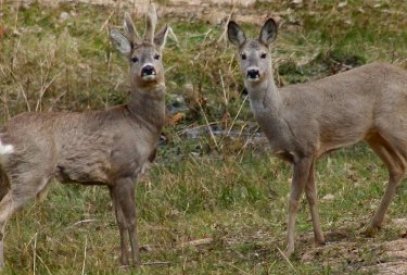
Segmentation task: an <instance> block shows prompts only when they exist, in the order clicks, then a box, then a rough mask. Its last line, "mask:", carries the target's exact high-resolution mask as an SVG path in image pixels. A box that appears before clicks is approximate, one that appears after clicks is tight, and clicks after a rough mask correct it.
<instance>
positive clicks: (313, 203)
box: [305, 161, 325, 245]
mask: <svg viewBox="0 0 407 275" xmlns="http://www.w3.org/2000/svg"><path fill="white" fill-rule="evenodd" d="M314 165H315V162H314V161H313V162H312V164H311V167H310V169H309V174H308V181H307V183H306V186H305V195H306V198H307V201H308V205H309V208H310V212H311V219H312V225H313V228H314V236H315V243H316V244H317V245H323V244H325V238H324V234H323V233H322V230H321V223H320V220H319V211H318V196H317V189H316V185H315V170H314Z"/></svg>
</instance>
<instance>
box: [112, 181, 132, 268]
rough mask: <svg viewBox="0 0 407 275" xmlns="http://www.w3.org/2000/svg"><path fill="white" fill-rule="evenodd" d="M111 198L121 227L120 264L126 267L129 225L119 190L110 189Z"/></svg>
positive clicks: (127, 263)
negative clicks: (121, 204) (118, 193)
mask: <svg viewBox="0 0 407 275" xmlns="http://www.w3.org/2000/svg"><path fill="white" fill-rule="evenodd" d="M110 196H111V198H112V201H113V207H114V212H115V216H116V221H117V225H118V226H119V234H120V263H121V264H122V265H124V266H127V265H129V256H128V246H127V235H126V234H127V225H126V219H125V218H124V215H123V211H122V209H121V206H120V204H119V203H118V200H120V196H118V195H117V189H115V188H114V187H112V188H110Z"/></svg>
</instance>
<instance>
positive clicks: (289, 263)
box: [277, 246, 298, 274]
mask: <svg viewBox="0 0 407 275" xmlns="http://www.w3.org/2000/svg"><path fill="white" fill-rule="evenodd" d="M277 250H278V252H280V254H281V256H282V257H283V259H284V260H285V261H286V262H287V263H288V266H289V267H290V268H291V269H292V270H293V271H294V272H295V274H298V272H297V270H296V269H295V267H294V266H293V264H292V263H291V261H290V259H288V258H287V256H286V255H285V254H284V252H283V251H281V249H280V248H279V247H278V246H277Z"/></svg>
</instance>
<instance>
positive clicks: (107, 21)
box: [99, 10, 115, 32]
mask: <svg viewBox="0 0 407 275" xmlns="http://www.w3.org/2000/svg"><path fill="white" fill-rule="evenodd" d="M114 13H115V11H114V10H113V11H112V12H111V13H110V14H109V16H108V17H107V19H106V20H105V22H103V24H102V26H101V27H100V29H99V32H101V31H103V30H104V29H105V28H106V26H107V24H109V21H110V18H112V16H113V15H114Z"/></svg>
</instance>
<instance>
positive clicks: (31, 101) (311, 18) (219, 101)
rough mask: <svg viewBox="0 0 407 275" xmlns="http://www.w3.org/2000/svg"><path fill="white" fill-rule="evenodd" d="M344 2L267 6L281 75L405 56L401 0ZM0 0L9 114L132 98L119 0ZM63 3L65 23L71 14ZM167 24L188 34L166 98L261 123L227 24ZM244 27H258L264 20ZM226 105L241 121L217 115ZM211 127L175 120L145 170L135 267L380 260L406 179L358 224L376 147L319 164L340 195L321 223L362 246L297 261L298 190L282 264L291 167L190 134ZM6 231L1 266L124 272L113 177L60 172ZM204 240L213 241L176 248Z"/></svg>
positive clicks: (374, 170) (317, 266)
mask: <svg viewBox="0 0 407 275" xmlns="http://www.w3.org/2000/svg"><path fill="white" fill-rule="evenodd" d="M322 2H323V3H322ZM336 2H337V1H318V4H306V5H304V6H303V7H295V6H294V7H292V6H291V5H289V4H287V3H288V1H273V3H272V4H267V3H264V2H257V3H256V5H255V7H254V8H253V9H257V10H258V11H262V10H265V9H268V10H273V11H276V12H280V11H281V12H282V14H283V15H282V17H283V19H284V23H283V24H282V27H281V30H280V35H279V38H278V40H277V41H276V43H275V45H273V49H272V53H273V56H274V61H275V69H276V74H277V73H278V79H279V83H280V85H287V84H289V83H296V82H304V81H308V80H310V79H315V78H319V77H323V76H326V75H329V74H332V73H334V72H336V71H337V70H338V69H340V68H341V66H342V65H343V64H345V65H348V66H358V65H361V64H364V63H368V62H373V61H387V62H393V63H396V64H398V65H400V66H401V67H404V68H407V47H406V46H405V45H406V44H407V30H406V29H405V28H403V26H405V25H406V18H407V17H406V16H405V14H406V13H407V9H406V7H405V5H403V3H402V2H403V1H391V2H390V1H385V0H383V1H348V2H347V5H346V6H344V7H342V8H338V6H337V3H336ZM164 4H166V3H164ZM0 7H1V9H2V11H1V14H2V16H1V17H0V50H1V55H0V99H1V103H0V106H1V107H0V121H6V120H7V119H8V118H9V117H11V116H13V115H15V114H17V113H20V112H22V111H27V110H31V111H49V110H88V109H96V108H104V107H106V106H111V105H114V104H119V103H122V102H124V101H125V99H126V91H127V64H126V61H125V60H123V58H122V57H121V56H120V55H119V54H118V53H116V51H115V50H114V49H113V47H112V46H111V45H110V43H109V40H108V35H107V31H108V26H111V25H118V26H120V25H121V20H122V17H123V12H124V10H123V9H120V8H119V7H114V8H108V7H101V6H91V5H85V4H76V3H73V4H63V5H59V6H56V7H53V8H45V7H44V6H41V5H40V4H38V3H34V4H32V5H29V6H28V7H26V8H17V7H16V5H15V4H12V3H10V2H7V3H3V2H1V5H0ZM62 12H67V13H68V14H69V17H68V19H66V20H62V19H61V17H60V15H61V13H62ZM284 12H285V13H284ZM107 19H109V21H106V20H107ZM162 21H167V22H169V24H170V25H171V26H172V27H173V29H174V32H175V33H176V35H177V37H178V40H179V44H178V45H177V44H176V43H175V42H174V41H172V40H169V42H168V46H167V49H166V52H165V55H164V59H165V66H166V68H167V73H166V78H167V86H168V93H169V96H168V102H169V104H171V100H172V98H173V97H172V95H184V96H187V95H185V93H186V91H185V88H184V85H185V84H188V83H191V84H192V85H193V87H194V91H195V92H196V94H197V95H196V96H198V97H200V98H201V99H202V100H203V102H206V104H204V105H203V111H204V112H205V115H206V118H207V120H208V121H209V122H220V121H222V123H224V124H226V125H227V126H229V127H230V126H231V125H233V123H232V121H231V120H232V119H233V118H234V117H237V122H236V123H235V126H236V128H238V126H245V125H246V122H250V121H254V118H253V117H252V115H251V113H250V110H249V108H248V104H247V102H246V103H243V100H242V95H241V92H242V90H243V86H242V81H241V77H240V73H239V69H238V64H237V62H236V60H235V57H234V50H233V49H231V48H229V47H228V46H227V44H226V43H225V42H224V41H223V40H222V39H219V37H220V35H221V33H222V31H223V29H222V27H221V26H212V25H209V24H206V23H205V22H201V21H199V20H195V19H194V20H192V19H182V20H180V19H179V18H177V16H171V15H167V16H166V17H165V19H164V20H162ZM162 21H161V22H162ZM139 23H140V22H138V25H137V26H138V27H139V28H140V29H141V27H142V25H140V24H139ZM245 27H246V28H247V29H248V32H249V33H251V34H253V35H256V32H257V31H258V30H257V28H254V27H253V26H252V25H251V24H247V25H245ZM222 83H223V85H222ZM242 104H243V108H242V110H241V112H239V110H240V107H242ZM225 114H229V117H230V118H231V119H226V121H225V119H222V118H224V117H225ZM238 114H239V115H238ZM237 115H238V116H237ZM205 123H206V122H205V118H204V117H203V115H202V112H200V111H198V112H193V111H192V110H189V111H186V120H184V121H183V122H182V123H180V124H178V125H175V126H168V127H166V129H165V131H164V132H165V134H166V136H167V139H168V140H167V143H166V144H165V145H163V146H161V149H160V152H159V156H158V160H157V163H156V165H155V166H154V167H153V168H152V170H151V171H150V175H149V176H148V177H147V178H145V179H143V180H142V181H141V182H139V183H138V185H137V206H138V212H139V216H138V221H139V237H140V242H141V244H142V245H145V246H147V245H148V247H150V248H151V251H147V252H143V253H142V260H143V262H145V263H149V262H150V263H154V262H155V263H156V264H151V265H144V266H143V267H142V269H141V270H140V271H138V272H137V273H141V274H163V273H167V274H232V273H233V274H236V273H239V274H287V272H290V273H298V274H331V273H337V272H347V273H363V271H361V267H363V266H366V265H369V264H373V263H375V261H376V259H377V255H378V251H377V250H374V249H372V243H373V244H374V243H380V242H384V241H387V240H394V239H397V238H398V236H399V235H400V233H402V232H400V230H401V229H400V228H398V227H395V226H392V225H391V223H390V221H391V219H396V218H405V209H407V202H406V200H405V199H404V198H405V196H406V195H407V186H406V185H405V184H404V185H403V186H401V187H400V189H399V192H398V196H397V197H396V198H395V200H394V202H393V204H392V206H391V208H390V210H389V213H388V216H387V217H388V218H387V222H386V225H387V226H385V227H384V230H383V231H382V232H381V233H380V234H379V236H378V237H376V238H375V239H372V240H370V239H365V238H362V237H361V235H360V234H359V233H360V231H361V230H362V227H363V225H364V224H366V223H367V222H368V221H369V218H370V217H371V215H372V214H373V211H374V209H375V208H376V207H377V205H378V203H379V201H380V198H381V196H382V193H383V190H384V183H385V182H386V180H387V175H386V171H385V169H384V168H383V166H382V164H381V163H380V162H379V160H378V159H377V157H376V156H375V155H374V154H373V153H372V152H371V151H370V150H369V149H368V148H367V147H366V146H365V145H358V146H355V147H353V148H352V149H347V150H340V151H339V152H337V153H335V154H333V155H332V157H331V156H330V157H328V158H325V159H323V160H321V161H320V162H319V163H318V167H317V181H318V186H319V197H320V198H324V197H326V195H333V196H332V199H329V200H328V199H323V200H321V205H320V213H321V220H322V227H323V229H324V231H325V232H329V233H335V232H338V231H341V230H342V231H344V232H345V236H346V237H345V239H347V240H348V241H350V242H354V243H355V244H356V249H357V252H356V253H357V257H356V258H355V259H350V258H348V257H347V256H346V253H338V252H336V254H335V252H334V251H333V252H332V255H323V256H321V257H320V258H317V259H316V260H314V261H311V262H306V261H303V260H301V257H302V256H303V254H304V253H306V252H307V251H308V250H310V248H311V247H312V226H311V223H310V217H309V213H308V209H307V205H306V203H305V202H303V203H302V207H301V211H300V213H299V216H298V223H297V238H296V240H297V241H296V244H297V252H296V254H295V256H294V258H293V259H291V261H290V262H288V261H286V260H285V259H284V258H283V257H282V256H281V254H280V253H279V250H280V249H281V250H283V249H284V245H285V234H286V214H287V210H286V208H287V207H286V206H287V196H288V193H289V180H290V177H291V169H290V167H289V166H288V165H287V164H285V163H282V162H281V161H279V160H277V159H275V158H273V157H272V156H270V155H269V154H268V153H267V150H265V151H264V150H257V151H253V150H250V149H247V148H246V149H245V148H242V147H241V143H239V142H235V141H230V140H227V139H225V138H222V137H217V138H216V141H217V143H216V144H214V141H213V139H211V137H209V136H207V135H203V136H201V137H199V138H198V139H194V140H192V139H186V138H185V137H184V136H183V135H181V134H180V133H181V132H182V130H184V129H185V128H188V127H191V126H193V125H202V124H205ZM6 231H7V238H6V242H5V255H6V268H5V271H4V273H5V274H21V273H37V274H55V273H58V274H76V273H102V274H104V273H108V274H110V273H118V274H121V273H127V271H126V270H123V269H120V268H119V267H118V259H117V258H118V255H119V237H118V228H117V226H116V223H115V219H114V215H113V213H112V205H111V202H110V198H109V195H108V192H107V190H105V189H103V188H100V187H82V186H76V185H71V186H65V185H60V184H57V183H55V184H53V185H52V186H51V190H50V192H49V195H48V198H47V199H46V200H45V201H44V202H42V203H37V202H35V203H33V204H30V205H29V206H27V207H26V208H25V209H24V210H23V211H21V212H19V213H18V214H16V215H15V216H14V217H13V219H12V220H11V222H10V223H9V224H8V226H7V230H6ZM204 238H212V240H213V241H212V242H211V243H210V244H207V245H202V246H190V247H183V248H182V247H180V244H181V243H185V242H188V241H191V240H196V239H204ZM328 254H329V253H328ZM356 259H357V261H356ZM158 262H161V264H158Z"/></svg>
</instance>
